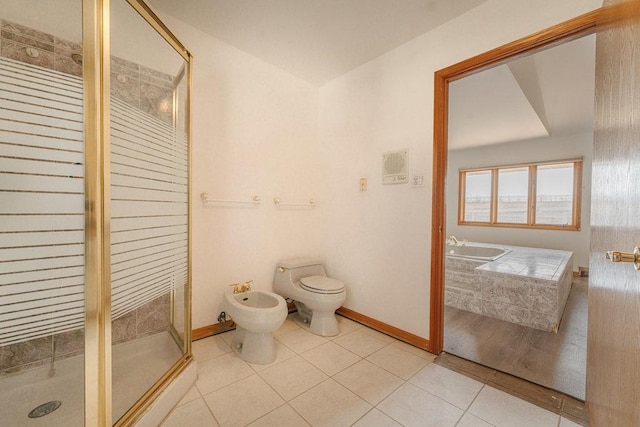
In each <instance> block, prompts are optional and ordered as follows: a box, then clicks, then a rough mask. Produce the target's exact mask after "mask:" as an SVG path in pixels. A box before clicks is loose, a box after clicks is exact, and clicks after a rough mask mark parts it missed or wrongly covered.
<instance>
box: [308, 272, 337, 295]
mask: <svg viewBox="0 0 640 427" xmlns="http://www.w3.org/2000/svg"><path fill="white" fill-rule="evenodd" d="M300 286H301V287H302V288H303V289H306V290H308V291H309V292H315V293H319V294H337V293H340V292H342V291H343V290H344V283H342V282H341V281H339V280H336V279H332V278H330V277H326V276H309V277H303V278H302V279H300Z"/></svg>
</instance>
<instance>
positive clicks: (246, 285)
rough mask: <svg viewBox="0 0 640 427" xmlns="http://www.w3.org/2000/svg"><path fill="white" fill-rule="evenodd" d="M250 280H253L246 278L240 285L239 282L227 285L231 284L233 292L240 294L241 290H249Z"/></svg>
mask: <svg viewBox="0 0 640 427" xmlns="http://www.w3.org/2000/svg"><path fill="white" fill-rule="evenodd" d="M251 282H253V280H247V281H246V282H244V285H242V286H240V284H239V283H232V284H230V285H229V286H233V293H234V294H241V293H243V292H247V291H250V290H251Z"/></svg>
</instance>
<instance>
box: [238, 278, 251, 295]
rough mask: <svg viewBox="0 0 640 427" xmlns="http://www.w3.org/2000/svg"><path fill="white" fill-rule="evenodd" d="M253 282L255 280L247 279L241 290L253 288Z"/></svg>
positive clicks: (245, 290)
mask: <svg viewBox="0 0 640 427" xmlns="http://www.w3.org/2000/svg"><path fill="white" fill-rule="evenodd" d="M251 282H253V280H247V281H246V282H244V285H242V286H240V292H247V291H250V290H251Z"/></svg>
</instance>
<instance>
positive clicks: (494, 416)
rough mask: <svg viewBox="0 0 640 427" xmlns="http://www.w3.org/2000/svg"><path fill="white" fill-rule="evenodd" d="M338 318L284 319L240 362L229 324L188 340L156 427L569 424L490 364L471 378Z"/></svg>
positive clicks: (431, 357)
mask: <svg viewBox="0 0 640 427" xmlns="http://www.w3.org/2000/svg"><path fill="white" fill-rule="evenodd" d="M338 320H339V322H340V326H341V330H342V331H343V332H344V333H341V334H340V335H339V336H338V337H329V338H323V337H317V336H314V335H311V334H310V333H309V332H307V331H306V330H304V329H302V328H300V327H299V326H298V325H297V324H296V323H295V322H294V321H293V320H292V319H291V317H289V318H288V319H287V320H286V321H285V323H284V324H283V326H282V327H281V328H280V329H279V330H278V331H276V333H275V334H274V335H275V337H276V338H275V339H276V343H277V353H278V355H277V359H276V361H275V362H274V363H272V364H270V365H253V364H249V363H246V362H244V361H242V360H241V359H239V358H238V357H237V356H236V355H235V354H233V352H232V351H231V347H230V346H229V343H230V342H231V334H232V333H233V332H227V333H224V334H220V335H216V336H213V337H209V338H205V339H202V340H199V341H196V342H194V343H193V353H194V357H195V359H196V360H197V361H198V380H197V382H196V385H195V386H194V387H193V388H192V389H191V390H190V391H189V393H188V394H187V395H186V396H185V397H184V398H183V399H182V401H181V402H180V403H179V404H178V406H177V407H176V408H174V410H173V412H172V413H171V414H169V416H168V417H167V419H165V421H164V423H163V424H162V426H164V427H171V426H184V425H202V426H205V425H206V426H331V427H334V426H351V425H353V426H367V427H370V426H425V425H438V426H452V427H453V426H456V425H457V426H509V425H523V426H527V425H531V426H549V427H552V426H553V427H557V426H558V425H559V424H560V425H564V423H569V422H570V420H569V419H566V418H563V417H561V415H560V414H559V413H558V411H548V410H545V409H542V408H540V407H539V406H536V405H534V404H532V403H530V402H528V401H525V400H522V399H520V398H517V397H514V396H512V395H510V394H508V393H506V392H505V391H504V390H501V389H499V388H497V387H494V386H493V385H491V384H487V383H486V381H485V380H484V379H483V378H482V376H483V375H484V376H485V377H486V376H490V375H492V373H493V372H495V371H491V370H489V369H487V368H484V370H485V371H486V372H485V371H482V367H480V368H478V369H476V371H475V372H477V373H478V376H477V378H473V377H470V376H469V375H466V374H462V373H459V372H455V371H454V370H452V369H448V368H447V367H444V366H441V365H438V364H435V363H434V359H436V356H435V355H433V354H430V353H427V352H425V351H422V350H420V349H418V348H416V347H412V346H409V345H408V344H406V343H403V342H400V341H398V340H395V339H393V338H390V337H388V336H386V335H383V334H380V333H378V332H376V331H373V330H371V329H369V328H367V327H365V326H362V325H360V324H358V323H355V322H353V321H351V320H348V319H345V318H343V317H340V316H339V317H338ZM466 369H467V371H473V369H474V368H469V367H466ZM483 372H484V373H483ZM514 420H515V421H516V423H515V424H513V423H514ZM567 425H569V424H567Z"/></svg>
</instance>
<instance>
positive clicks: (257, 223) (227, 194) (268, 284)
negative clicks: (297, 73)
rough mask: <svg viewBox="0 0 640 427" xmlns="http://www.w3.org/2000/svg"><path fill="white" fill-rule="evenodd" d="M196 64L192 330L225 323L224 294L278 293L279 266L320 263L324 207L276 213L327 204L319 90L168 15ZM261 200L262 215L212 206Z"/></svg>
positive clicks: (255, 209)
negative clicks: (289, 205)
mask: <svg viewBox="0 0 640 427" xmlns="http://www.w3.org/2000/svg"><path fill="white" fill-rule="evenodd" d="M162 19H163V20H164V22H165V23H166V24H167V25H168V26H169V28H171V30H172V31H173V32H174V33H175V34H176V36H177V37H178V38H179V39H180V40H181V41H182V42H183V43H184V44H185V45H186V46H187V47H188V49H189V50H190V52H191V53H192V54H193V55H194V61H193V64H194V70H193V88H194V90H193V104H192V107H193V118H192V128H193V132H192V144H193V158H192V167H193V169H192V171H193V172H192V173H193V178H192V197H193V246H192V247H193V260H192V266H193V327H194V328H199V327H202V326H206V325H210V324H213V323H216V322H217V316H218V313H219V312H220V311H221V303H222V293H223V291H224V290H225V289H227V285H228V284H230V283H232V282H241V283H242V282H244V281H245V280H251V279H253V280H254V282H253V286H254V287H255V288H258V289H266V290H271V289H272V283H273V275H274V272H275V263H276V262H277V261H278V260H279V259H280V258H287V257H292V256H298V255H302V254H310V255H318V254H319V242H320V238H321V236H320V230H319V224H320V217H321V215H322V207H321V206H320V207H318V208H317V209H315V210H277V209H276V208H275V206H274V204H273V203H272V199H273V197H274V196H280V197H281V198H282V199H283V200H285V201H291V202H297V201H303V200H308V199H309V198H311V197H315V198H319V196H318V194H319V185H320V177H321V176H322V174H323V173H324V172H325V171H323V170H320V169H319V168H318V165H317V163H318V161H317V158H318V151H319V145H318V139H317V133H318V132H317V100H318V89H317V87H315V86H312V85H310V84H308V83H305V82H304V81H302V80H299V79H297V78H295V77H293V76H291V75H289V74H286V73H284V72H283V71H281V70H279V69H276V68H274V67H273V66H271V65H268V64H266V63H265V62H262V61H260V60H258V59H257V58H255V57H252V56H250V55H247V54H246V53H244V52H242V51H240V50H237V49H235V48H233V47H231V46H229V45H227V44H225V43H222V42H220V41H218V40H216V39H214V38H212V37H210V36H208V35H206V34H204V33H201V32H199V31H197V30H195V29H194V28H192V27H190V26H188V25H185V24H184V23H182V22H180V21H177V20H175V19H172V18H170V17H167V16H162ZM201 192H207V193H208V194H209V197H210V198H221V199H240V200H249V199H250V198H251V196H252V195H253V194H257V195H259V196H260V197H261V198H262V201H263V203H262V204H261V205H260V206H257V207H237V206H236V207H233V206H229V205H223V206H218V207H203V205H202V203H201V202H200V197H199V195H200V193H201Z"/></svg>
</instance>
